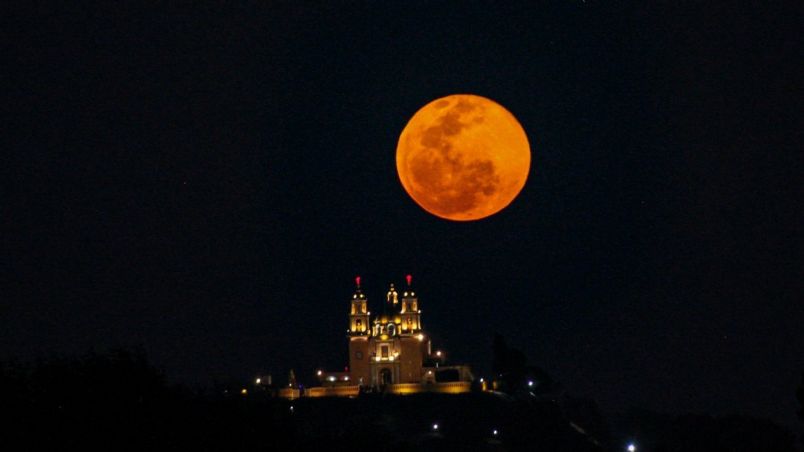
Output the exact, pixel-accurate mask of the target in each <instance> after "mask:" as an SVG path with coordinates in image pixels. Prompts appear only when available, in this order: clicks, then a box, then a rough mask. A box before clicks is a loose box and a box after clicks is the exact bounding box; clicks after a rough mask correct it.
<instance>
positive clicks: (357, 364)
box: [299, 275, 473, 397]
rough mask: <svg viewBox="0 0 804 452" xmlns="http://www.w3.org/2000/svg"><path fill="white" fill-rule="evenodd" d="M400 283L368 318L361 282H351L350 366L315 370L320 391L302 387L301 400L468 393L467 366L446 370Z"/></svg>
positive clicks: (409, 291) (414, 301)
mask: <svg viewBox="0 0 804 452" xmlns="http://www.w3.org/2000/svg"><path fill="white" fill-rule="evenodd" d="M405 279H406V282H407V285H406V287H405V288H403V289H401V290H398V289H397V288H395V287H394V285H393V284H391V285H390V287H389V289H388V292H387V293H386V294H385V300H384V303H383V307H382V310H381V312H380V313H378V314H376V315H374V316H372V314H371V311H369V307H368V298H367V297H366V295H365V294H364V293H363V291H362V290H361V287H360V277H359V276H358V277H357V278H355V283H356V288H355V291H354V293H353V294H352V297H351V300H349V329H348V330H347V337H348V340H349V367H348V368H347V370H346V371H344V372H325V371H322V370H319V371H318V372H317V376H318V379H319V382H320V384H321V386H319V387H313V388H307V390H306V391H305V394H304V395H305V396H309V397H320V396H356V395H357V394H359V393H360V392H361V391H362V392H380V391H382V392H386V393H392V394H412V393H418V392H440V393H452V394H455V393H463V392H469V390H470V388H471V382H472V380H473V376H472V373H471V371H470V369H469V367H468V366H462V365H459V366H445V365H444V361H445V358H446V354H445V353H443V352H442V351H438V350H437V351H433V350H432V349H431V342H430V337H429V336H428V334H427V333H426V332H425V330H424V328H423V326H422V318H421V317H422V311H421V304H420V303H419V298H418V296H417V295H416V292H415V291H414V289H413V286H412V284H411V282H412V278H411V276H410V275H408V276H407V277H406V278H405ZM299 395H301V394H299Z"/></svg>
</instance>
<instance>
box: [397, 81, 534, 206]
mask: <svg viewBox="0 0 804 452" xmlns="http://www.w3.org/2000/svg"><path fill="white" fill-rule="evenodd" d="M396 170H397V172H398V173H399V179H400V181H401V182H402V186H403V187H404V188H405V191H407V192H408V194H409V195H410V197H411V198H413V200H414V201H416V203H417V204H418V205H419V206H421V207H422V208H423V209H424V210H426V211H427V212H430V213H431V214H433V215H435V216H437V217H441V218H445V219H448V220H454V221H472V220H479V219H481V218H486V217H488V216H490V215H494V214H495V213H497V212H499V211H500V210H502V209H503V208H505V207H506V206H507V205H509V204H510V203H511V202H512V201H513V200H514V198H516V196H517V195H518V194H519V192H520V191H521V190H522V187H524V186H525V181H526V180H527V178H528V172H529V171H530V145H529V144H528V137H527V136H526V135H525V131H524V130H523V129H522V126H521V125H520V124H519V122H518V121H517V120H516V118H515V117H514V115H512V114H511V113H510V112H509V111H508V110H506V109H505V108H503V107H502V106H501V105H500V104H498V103H496V102H494V101H493V100H491V99H487V98H485V97H481V96H475V95H472V94H453V95H450V96H446V97H442V98H440V99H436V100H434V101H432V102H430V103H429V104H427V105H425V106H424V107H422V108H421V109H420V110H419V111H417V112H416V114H415V115H413V117H412V118H411V119H410V121H409V122H408V124H407V125H406V126H405V129H404V130H402V134H401V135H400V136H399V143H398V144H397V147H396Z"/></svg>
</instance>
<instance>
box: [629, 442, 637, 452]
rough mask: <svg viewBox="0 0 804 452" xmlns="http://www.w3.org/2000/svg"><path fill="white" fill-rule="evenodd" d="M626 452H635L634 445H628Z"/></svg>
mask: <svg viewBox="0 0 804 452" xmlns="http://www.w3.org/2000/svg"><path fill="white" fill-rule="evenodd" d="M628 452H636V446H635V445H634V443H631V444H629V445H628Z"/></svg>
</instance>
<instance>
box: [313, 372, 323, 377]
mask: <svg viewBox="0 0 804 452" xmlns="http://www.w3.org/2000/svg"><path fill="white" fill-rule="evenodd" d="M323 373H324V372H322V371H320V370H319V371H318V372H316V373H315V374H316V375H318V376H319V377H320V376H321V374H323Z"/></svg>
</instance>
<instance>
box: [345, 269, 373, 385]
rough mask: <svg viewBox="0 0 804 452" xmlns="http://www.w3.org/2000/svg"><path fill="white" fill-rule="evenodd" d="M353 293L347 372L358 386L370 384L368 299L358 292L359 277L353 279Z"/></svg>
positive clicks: (360, 291)
mask: <svg viewBox="0 0 804 452" xmlns="http://www.w3.org/2000/svg"><path fill="white" fill-rule="evenodd" d="M355 285H356V288H355V292H354V294H352V300H351V309H350V311H349V330H348V331H349V333H348V336H349V370H350V374H351V378H352V381H354V382H355V383H357V384H359V385H368V384H370V383H371V371H370V369H369V363H370V359H371V357H370V356H369V337H370V336H371V330H370V327H371V325H370V324H369V315H371V312H369V310H368V299H367V298H366V296H365V295H364V294H363V291H362V290H360V276H357V277H356V278H355Z"/></svg>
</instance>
